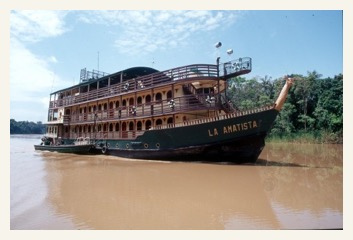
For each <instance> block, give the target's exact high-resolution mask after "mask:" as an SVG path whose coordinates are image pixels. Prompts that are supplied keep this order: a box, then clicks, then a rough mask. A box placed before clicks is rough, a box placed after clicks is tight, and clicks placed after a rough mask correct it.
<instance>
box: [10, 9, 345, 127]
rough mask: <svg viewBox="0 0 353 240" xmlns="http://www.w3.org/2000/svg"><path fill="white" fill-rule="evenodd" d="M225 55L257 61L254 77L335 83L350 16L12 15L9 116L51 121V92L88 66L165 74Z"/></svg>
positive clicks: (225, 13)
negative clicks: (318, 78) (315, 77)
mask: <svg viewBox="0 0 353 240" xmlns="http://www.w3.org/2000/svg"><path fill="white" fill-rule="evenodd" d="M217 42H221V43H222V46H221V47H220V48H216V47H215V44H216V43H217ZM228 49H233V54H232V55H228V54H227V50H228ZM218 56H220V57H221V62H222V61H229V60H232V59H236V58H239V57H251V58H252V61H253V69H252V72H251V73H249V74H247V75H245V76H244V77H246V78H247V79H250V78H257V79H261V78H265V77H268V78H272V79H276V78H279V77H283V76H284V75H286V74H292V73H296V74H302V75H307V73H308V72H312V71H316V72H318V73H319V74H321V75H322V77H323V78H326V77H331V78H333V77H334V76H335V75H338V74H340V73H342V74H343V12H342V11H340V10H316V11H313V10H288V11H287V10H286V11H285V10H249V11H245V10H240V11H235V10H231V11H215V10H207V11H196V10H190V11H182V10H178V11H172V10H165V11H155V10H153V11H148V10H146V11H142V10H141V11H103V10H97V11H76V10H69V11H52V10H34V11H29V10H18V11H17V10H12V11H11V12H10V118H11V119H15V120H16V121H33V122H37V121H41V122H46V117H47V108H48V105H49V95H50V93H51V92H54V91H57V90H60V89H61V88H66V87H70V86H72V85H74V84H77V83H79V77H80V70H81V69H82V68H86V69H87V70H93V69H94V70H100V71H103V72H106V73H115V72H118V71H121V70H124V69H126V68H130V67H135V66H147V67H153V68H155V69H157V70H160V71H164V70H168V69H170V68H175V67H180V66H184V65H189V64H197V63H205V64H214V63H215V62H216V58H217V57H218Z"/></svg>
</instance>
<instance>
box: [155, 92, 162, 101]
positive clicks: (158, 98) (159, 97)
mask: <svg viewBox="0 0 353 240" xmlns="http://www.w3.org/2000/svg"><path fill="white" fill-rule="evenodd" d="M156 101H162V94H161V93H157V94H156Z"/></svg>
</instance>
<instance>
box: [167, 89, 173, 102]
mask: <svg viewBox="0 0 353 240" xmlns="http://www.w3.org/2000/svg"><path fill="white" fill-rule="evenodd" d="M170 99H172V91H168V92H167V100H168V101H169V100H170Z"/></svg>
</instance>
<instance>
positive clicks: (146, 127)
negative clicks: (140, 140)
mask: <svg viewBox="0 0 353 240" xmlns="http://www.w3.org/2000/svg"><path fill="white" fill-rule="evenodd" d="M151 125H152V124H151V120H147V121H146V123H145V129H146V130H148V129H150V128H151Z"/></svg>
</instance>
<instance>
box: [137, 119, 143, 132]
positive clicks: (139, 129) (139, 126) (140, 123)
mask: <svg viewBox="0 0 353 240" xmlns="http://www.w3.org/2000/svg"><path fill="white" fill-rule="evenodd" d="M141 130H142V122H141V121H138V122H137V131H141Z"/></svg>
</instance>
